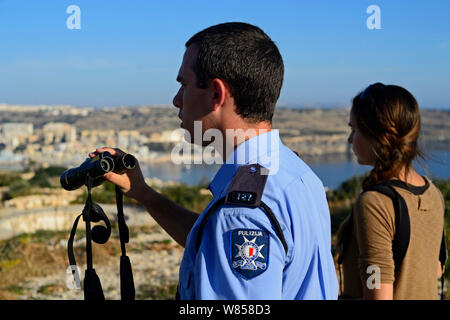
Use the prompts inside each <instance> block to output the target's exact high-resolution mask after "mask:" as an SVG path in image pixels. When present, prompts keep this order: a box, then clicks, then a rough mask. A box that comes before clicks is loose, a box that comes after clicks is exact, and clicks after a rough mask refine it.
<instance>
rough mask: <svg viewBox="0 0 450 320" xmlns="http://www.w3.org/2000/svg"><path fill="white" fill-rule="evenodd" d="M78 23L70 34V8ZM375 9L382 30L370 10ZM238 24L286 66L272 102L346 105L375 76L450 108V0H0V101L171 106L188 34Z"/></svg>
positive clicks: (423, 100)
mask: <svg viewBox="0 0 450 320" xmlns="http://www.w3.org/2000/svg"><path fill="white" fill-rule="evenodd" d="M72 4H75V5H78V6H79V7H80V9H81V29H80V30H69V29H68V28H67V27H66V20H67V18H68V17H69V16H70V14H68V13H66V9H67V7H68V6H69V5H72ZM370 5H378V6H379V8H380V12H381V29H379V30H369V29H368V28H367V26H366V20H367V19H368V18H369V16H370V14H368V13H366V9H367V7H368V6H370ZM227 21H244V22H248V23H252V24H255V25H258V26H259V27H261V28H262V29H263V30H264V31H266V33H267V34H269V36H270V37H271V38H272V39H273V40H274V41H275V42H276V43H277V45H278V47H279V49H280V51H281V54H282V55H283V59H284V62H285V68H286V72H285V81H284V86H283V89H282V93H281V97H280V99H279V105H287V106H295V107H299V106H300V107H334V106H337V107H339V106H345V105H349V103H350V100H351V99H352V97H353V96H354V95H355V94H356V93H357V92H358V91H360V90H361V89H363V88H364V87H365V86H367V85H368V84H371V83H374V82H377V81H380V82H383V83H386V84H388V83H389V84H397V85H401V86H404V87H405V88H407V89H408V90H410V91H411V92H412V93H413V94H414V95H415V96H416V98H417V99H418V101H419V104H420V105H421V107H424V108H449V109H450V1H448V0H430V1H412V0H408V1H406V0H404V1H401V0H395V1H394V0H386V1H379V0H370V1H365V0H345V1H344V0H328V1H325V0H322V1H321V0H317V1H312V0H311V1H298V0H297V1H294V0H292V1H283V0H279V1H263V0H259V1H253V0H240V1H235V0H228V1H226V2H219V1H195V0H193V1H178V0H176V1H171V0H168V1H165V2H164V1H152V0H150V1H149V0H147V1H144V0H142V1H141V0H128V1H124V0H114V1H105V0H70V1H65V0H36V1H29V0H0V103H10V104H71V105H76V106H93V107H101V106H118V105H147V104H170V103H171V101H172V98H173V95H174V94H175V93H176V91H177V89H178V84H177V83H176V81H175V78H176V75H177V72H178V68H179V65H180V63H181V59H182V56H183V52H184V44H185V42H186V40H188V38H189V37H190V36H192V35H193V34H194V33H196V32H198V31H200V30H202V29H204V28H206V27H208V26H210V25H213V24H217V23H222V22H227Z"/></svg>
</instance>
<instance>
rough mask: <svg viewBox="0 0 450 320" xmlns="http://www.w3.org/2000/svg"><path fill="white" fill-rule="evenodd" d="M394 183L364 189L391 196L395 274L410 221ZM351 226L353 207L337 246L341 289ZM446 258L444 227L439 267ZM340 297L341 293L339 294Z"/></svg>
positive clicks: (403, 253)
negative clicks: (393, 220)
mask: <svg viewBox="0 0 450 320" xmlns="http://www.w3.org/2000/svg"><path fill="white" fill-rule="evenodd" d="M394 185H397V184H396V183H395V181H387V182H385V183H382V184H378V185H375V186H373V187H371V188H369V189H367V190H366V191H377V192H380V193H382V194H384V195H386V196H388V197H389V198H391V200H392V202H393V205H394V210H395V230H396V231H395V235H394V239H393V240H392V252H393V256H394V266H395V274H397V273H398V272H399V270H400V266H401V264H402V261H403V258H404V257H405V255H406V252H407V251H408V246H409V239H410V230H411V226H410V221H409V212H408V207H407V205H406V202H405V200H404V199H403V198H402V196H400V194H399V193H398V192H397V191H396V190H395V189H394V187H393V186H394ZM352 228H353V208H352V210H351V212H350V218H349V221H348V223H347V224H346V225H345V226H344V229H343V230H342V241H341V246H340V248H339V256H338V260H337V261H338V267H339V278H340V279H339V280H340V287H341V290H342V274H341V265H342V260H343V258H344V255H345V249H346V247H347V244H348V241H349V239H350V235H351V232H352ZM447 258H448V253H447V247H446V243H445V227H444V230H443V232H442V240H441V248H440V252H439V261H440V263H441V268H443V267H444V266H445V263H446V261H447ZM341 297H342V295H341ZM441 299H442V300H443V299H444V275H442V276H441Z"/></svg>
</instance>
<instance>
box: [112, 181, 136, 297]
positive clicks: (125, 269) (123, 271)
mask: <svg viewBox="0 0 450 320" xmlns="http://www.w3.org/2000/svg"><path fill="white" fill-rule="evenodd" d="M116 203H117V220H118V224H119V237H120V249H121V251H122V255H121V256H120V295H121V299H122V300H134V299H135V294H136V291H135V288H134V279H133V270H132V269H131V262H130V258H129V257H128V256H127V253H126V248H125V243H128V241H129V240H130V233H129V230H128V227H127V224H126V223H125V216H124V214H123V193H122V190H120V188H119V187H118V186H116Z"/></svg>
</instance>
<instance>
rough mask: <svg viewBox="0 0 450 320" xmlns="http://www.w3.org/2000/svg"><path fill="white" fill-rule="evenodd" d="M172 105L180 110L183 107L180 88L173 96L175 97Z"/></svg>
mask: <svg viewBox="0 0 450 320" xmlns="http://www.w3.org/2000/svg"><path fill="white" fill-rule="evenodd" d="M172 103H173V105H174V106H175V107H177V108H182V107H183V105H182V103H183V100H182V99H181V88H180V89H179V90H178V92H177V94H176V95H175V97H173V101H172Z"/></svg>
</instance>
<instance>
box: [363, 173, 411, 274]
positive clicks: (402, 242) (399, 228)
mask: <svg viewBox="0 0 450 320" xmlns="http://www.w3.org/2000/svg"><path fill="white" fill-rule="evenodd" d="M366 191H377V192H379V193H382V194H384V195H386V196H388V197H389V198H390V199H391V200H392V203H393V205H394V210H395V234H394V239H393V241H392V252H393V255H394V265H395V273H396V274H397V273H398V271H399V270H400V266H401V264H402V261H403V258H404V257H405V255H406V251H407V250H408V246H409V239H410V233H411V225H410V220H409V212H408V207H407V205H406V202H405V200H404V199H403V198H402V196H400V194H399V193H398V192H397V191H396V190H395V189H394V187H393V186H392V185H391V184H390V183H389V181H388V182H386V183H382V184H378V185H375V186H373V187H371V188H369V189H367V190H366Z"/></svg>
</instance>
